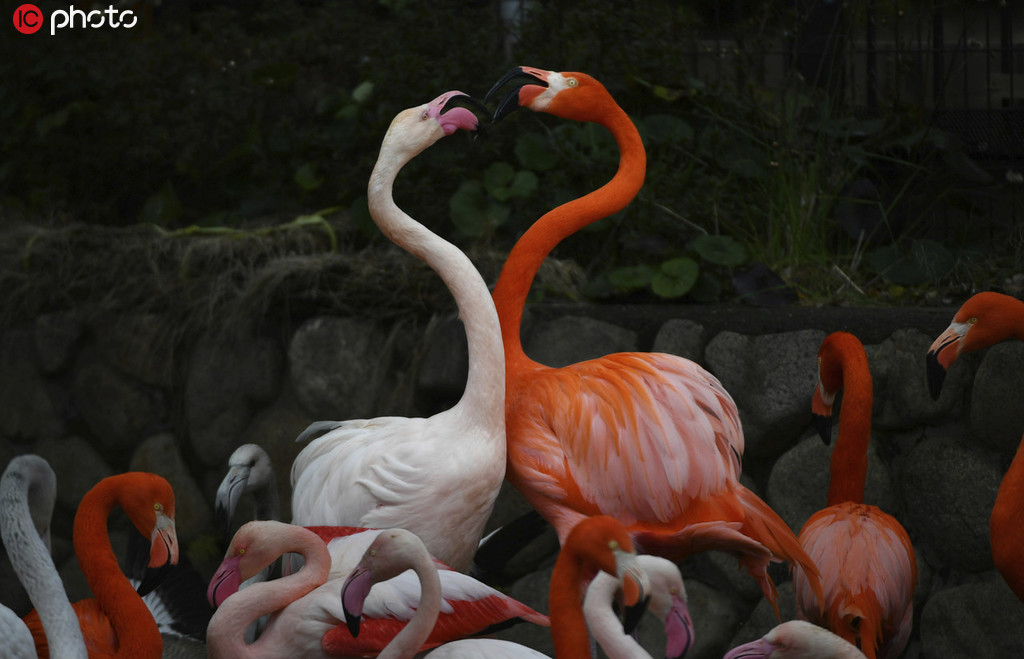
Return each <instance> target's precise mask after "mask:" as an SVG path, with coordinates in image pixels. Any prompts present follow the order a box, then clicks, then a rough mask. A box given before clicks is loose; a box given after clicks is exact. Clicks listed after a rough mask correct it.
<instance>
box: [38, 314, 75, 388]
mask: <svg viewBox="0 0 1024 659" xmlns="http://www.w3.org/2000/svg"><path fill="white" fill-rule="evenodd" d="M84 329H85V324H84V323H83V322H82V321H81V320H80V319H79V318H78V317H77V316H75V315H74V314H70V313H53V314H47V315H45V316H40V317H39V318H37V319H36V323H35V348H36V356H37V357H38V358H39V367H40V368H41V369H42V370H43V372H44V373H47V374H51V373H56V372H57V371H59V370H61V369H63V368H64V367H65V366H67V365H68V363H69V362H70V361H71V356H72V355H73V354H74V347H75V344H76V343H77V342H78V340H79V338H80V337H81V336H82V332H83V330H84Z"/></svg>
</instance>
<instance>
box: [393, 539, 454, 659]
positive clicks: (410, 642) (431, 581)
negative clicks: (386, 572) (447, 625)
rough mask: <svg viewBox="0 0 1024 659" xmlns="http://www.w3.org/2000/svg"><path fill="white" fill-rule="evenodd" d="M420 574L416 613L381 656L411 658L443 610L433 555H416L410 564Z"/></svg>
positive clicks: (399, 658)
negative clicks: (418, 603) (414, 560)
mask: <svg viewBox="0 0 1024 659" xmlns="http://www.w3.org/2000/svg"><path fill="white" fill-rule="evenodd" d="M411 567H412V569H413V570H414V571H415V572H416V576H418V577H419V578H420V605H419V607H418V608H417V609H416V613H414V614H413V616H412V618H411V619H410V620H409V622H408V623H406V625H405V627H403V628H402V631H400V632H398V634H396V635H395V637H394V638H393V639H391V641H390V642H389V643H388V644H387V646H386V647H385V648H384V650H383V651H381V653H380V654H379V655H377V657H378V659H409V658H410V657H412V656H414V655H415V654H416V651H417V650H419V649H420V648H421V647H422V646H423V644H424V643H425V642H426V641H427V638H428V637H429V636H430V632H431V630H433V629H434V624H435V623H436V622H437V616H438V614H439V613H440V612H441V577H440V576H439V575H438V574H437V567H436V566H435V565H434V562H433V561H432V560H431V558H430V556H429V555H427V554H423V555H420V556H417V562H416V564H415V565H412V566H411Z"/></svg>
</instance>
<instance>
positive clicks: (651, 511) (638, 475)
mask: <svg viewBox="0 0 1024 659" xmlns="http://www.w3.org/2000/svg"><path fill="white" fill-rule="evenodd" d="M510 389H512V390H513V393H512V396H511V399H510V403H509V414H508V416H507V423H508V435H509V438H508V439H509V441H508V453H509V460H510V471H511V472H512V473H511V477H512V478H513V482H516V481H519V482H526V483H528V484H529V485H528V487H526V488H521V489H524V490H533V492H534V493H536V494H538V495H540V497H542V498H543V499H546V500H547V501H535V500H534V501H531V503H534V505H535V506H536V507H538V508H539V509H540V510H541V511H542V512H544V513H545V516H546V517H548V518H549V519H552V518H555V519H556V520H557V519H558V518H559V517H560V516H562V515H565V514H566V510H565V509H566V508H569V509H571V510H572V511H574V512H575V513H576V514H577V515H576V516H574V517H572V520H573V521H575V520H576V519H578V517H580V516H587V515H596V514H605V515H610V516H613V517H616V518H618V519H621V520H622V521H623V522H624V523H626V524H627V525H629V524H632V523H635V522H637V521H638V520H644V521H646V522H649V523H658V522H666V523H667V522H670V521H672V520H674V519H677V518H679V517H680V516H681V515H682V514H683V512H684V511H685V510H686V508H687V507H688V506H689V504H690V502H691V501H692V500H694V499H699V498H704V497H707V496H709V495H712V494H714V493H716V492H719V491H721V490H722V489H723V488H725V487H726V486H727V485H728V484H729V483H730V482H732V481H734V480H735V479H737V478H738V477H739V472H740V469H741V466H740V460H741V456H742V454H743V433H742V430H741V426H740V420H739V414H738V412H737V410H736V405H735V403H734V402H733V400H732V398H731V397H730V396H729V394H728V392H727V391H726V390H725V389H724V388H723V387H722V385H721V383H720V382H719V381H718V380H717V379H716V378H715V377H714V376H712V375H711V374H710V373H708V372H707V371H705V370H704V369H703V368H701V367H700V366H698V365H697V364H695V363H693V362H691V361H689V360H686V359H682V358H679V357H675V356H672V355H666V354H659V353H619V354H614V355H609V356H606V357H603V358H601V359H596V360H590V361H586V362H580V363H577V364H573V365H571V366H567V367H564V368H560V369H540V370H538V371H536V372H533V373H531V374H529V375H528V376H526V377H523V378H521V379H519V381H518V382H517V384H515V385H514V387H510ZM527 496H528V498H529V497H530V495H529V494H528V495H527ZM560 509H561V510H560ZM571 525H572V524H571V523H569V524H564V523H563V524H557V523H556V524H555V526H556V528H558V529H559V535H560V536H562V537H563V538H564V535H565V533H567V532H568V528H567V527H571Z"/></svg>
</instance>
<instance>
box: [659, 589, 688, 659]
mask: <svg viewBox="0 0 1024 659" xmlns="http://www.w3.org/2000/svg"><path fill="white" fill-rule="evenodd" d="M693 638H694V633H693V619H692V618H691V617H690V608H689V607H688V606H686V600H684V599H683V598H682V597H681V596H680V595H674V596H673V597H672V608H671V609H670V610H669V612H668V616H667V617H666V618H665V657H667V658H668V659H682V657H683V656H684V655H685V654H686V652H687V651H688V650H689V649H690V647H691V646H692V645H693Z"/></svg>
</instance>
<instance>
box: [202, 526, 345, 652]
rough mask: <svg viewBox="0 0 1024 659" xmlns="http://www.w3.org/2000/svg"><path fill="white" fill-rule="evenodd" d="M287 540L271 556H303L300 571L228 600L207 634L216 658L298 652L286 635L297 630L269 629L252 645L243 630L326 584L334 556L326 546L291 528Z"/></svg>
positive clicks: (210, 650)
mask: <svg viewBox="0 0 1024 659" xmlns="http://www.w3.org/2000/svg"><path fill="white" fill-rule="evenodd" d="M287 531H288V533H287V535H284V536H281V537H280V538H277V541H278V542H279V545H278V546H276V547H275V548H274V550H273V551H272V552H271V553H272V554H273V555H274V556H275V558H276V557H277V556H281V555H284V554H286V553H288V552H294V553H297V554H299V555H301V556H302V558H303V560H304V563H303V565H302V568H301V569H299V571H298V572H295V573H293V574H290V575H288V576H285V577H281V578H280V579H274V580H272V581H266V582H262V583H254V584H252V585H251V586H248V587H246V588H244V589H242V590H240V591H238V592H237V593H234V594H233V595H231V597H229V598H227V599H226V600H225V601H224V603H223V604H222V605H221V606H220V607H219V608H218V609H217V611H216V612H215V613H214V614H213V618H211V619H210V624H209V627H208V630H209V631H208V632H207V650H208V651H209V655H210V657H212V658H214V659H218V658H223V659H229V658H230V659H235V658H240V659H276V658H277V657H284V656H288V655H289V654H291V650H292V649H293V648H294V646H293V644H292V643H291V639H289V638H288V637H287V636H286V634H291V633H293V632H294V630H283V632H282V630H281V628H280V627H269V626H268V627H267V628H266V629H265V631H264V633H263V634H262V635H261V636H260V637H259V638H258V639H257V640H256V641H255V642H253V643H251V644H249V645H246V643H245V630H246V629H248V628H249V625H251V624H252V623H254V622H256V621H257V620H259V619H260V618H261V617H263V616H265V615H270V614H272V613H277V612H279V611H281V610H282V609H284V608H286V607H287V606H288V605H289V604H292V603H293V602H297V601H298V600H300V599H302V598H303V597H304V596H306V595H307V594H309V593H310V592H311V591H312V590H313V589H314V588H317V587H318V586H320V585H322V584H323V583H325V582H326V581H327V577H328V576H329V574H330V571H331V555H330V553H328V551H327V545H326V544H324V542H323V541H322V540H321V539H320V538H319V536H317V535H316V534H314V533H312V532H311V531H307V530H306V529H304V528H302V527H298V526H296V527H289V528H288V529H287Z"/></svg>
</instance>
